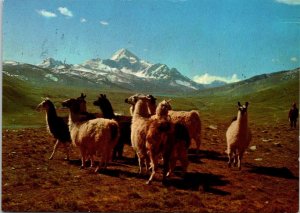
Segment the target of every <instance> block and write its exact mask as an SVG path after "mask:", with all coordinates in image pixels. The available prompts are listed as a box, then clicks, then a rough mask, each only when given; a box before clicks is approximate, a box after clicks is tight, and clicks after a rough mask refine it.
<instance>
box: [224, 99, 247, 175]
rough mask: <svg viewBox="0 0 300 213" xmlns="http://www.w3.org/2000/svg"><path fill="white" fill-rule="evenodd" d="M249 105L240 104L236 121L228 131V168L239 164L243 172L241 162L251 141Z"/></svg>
mask: <svg viewBox="0 0 300 213" xmlns="http://www.w3.org/2000/svg"><path fill="white" fill-rule="evenodd" d="M248 105H249V103H248V102H246V103H245V105H243V106H242V105H241V103H240V102H238V113H237V118H236V120H234V121H232V123H231V124H230V126H229V127H228V129H227V131H226V140H227V154H228V167H231V164H232V163H233V164H234V165H235V166H236V164H237V166H238V168H239V170H241V161H242V158H243V154H244V152H245V150H246V149H247V147H248V146H249V144H250V141H251V131H250V129H249V127H248V113H247V109H248Z"/></svg>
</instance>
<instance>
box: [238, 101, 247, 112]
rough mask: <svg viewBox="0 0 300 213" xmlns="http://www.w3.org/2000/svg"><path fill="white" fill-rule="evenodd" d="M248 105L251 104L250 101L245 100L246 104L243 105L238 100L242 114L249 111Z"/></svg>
mask: <svg viewBox="0 0 300 213" xmlns="http://www.w3.org/2000/svg"><path fill="white" fill-rule="evenodd" d="M248 105H249V103H248V102H245V104H244V105H241V103H240V102H238V110H239V112H241V114H242V115H244V114H246V113H247V109H248Z"/></svg>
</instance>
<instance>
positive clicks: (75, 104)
mask: <svg viewBox="0 0 300 213" xmlns="http://www.w3.org/2000/svg"><path fill="white" fill-rule="evenodd" d="M61 104H62V106H63V107H67V108H69V109H70V111H71V112H75V113H80V112H81V111H80V104H81V101H80V100H78V99H74V98H70V99H67V100H65V101H63V102H62V103H61Z"/></svg>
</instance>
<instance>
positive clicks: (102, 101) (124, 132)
mask: <svg viewBox="0 0 300 213" xmlns="http://www.w3.org/2000/svg"><path fill="white" fill-rule="evenodd" d="M94 105H95V106H99V108H100V110H101V111H102V114H103V117H104V118H108V119H114V120H115V121H117V122H118V124H119V128H120V138H119V141H118V143H117V145H116V146H115V148H114V150H113V160H115V159H120V158H122V156H123V148H124V144H128V145H131V140H130V131H131V130H130V126H131V116H124V115H115V113H114V110H113V108H112V105H111V103H110V101H109V100H108V99H107V97H106V95H104V94H100V96H99V97H98V100H96V101H94Z"/></svg>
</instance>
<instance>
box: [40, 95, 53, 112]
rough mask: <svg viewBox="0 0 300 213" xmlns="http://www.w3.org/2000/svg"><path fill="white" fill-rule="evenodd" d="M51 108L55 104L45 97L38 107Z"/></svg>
mask: <svg viewBox="0 0 300 213" xmlns="http://www.w3.org/2000/svg"><path fill="white" fill-rule="evenodd" d="M50 108H54V104H53V103H52V102H51V101H50V99H49V98H45V99H44V100H43V101H42V102H41V103H39V104H38V105H37V107H36V110H38V111H39V110H42V109H45V110H46V111H48V110H49V109H50Z"/></svg>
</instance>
